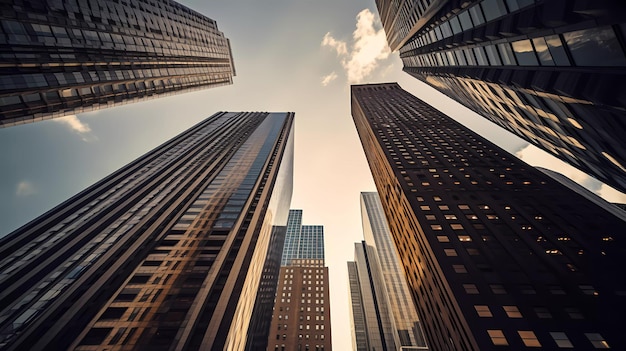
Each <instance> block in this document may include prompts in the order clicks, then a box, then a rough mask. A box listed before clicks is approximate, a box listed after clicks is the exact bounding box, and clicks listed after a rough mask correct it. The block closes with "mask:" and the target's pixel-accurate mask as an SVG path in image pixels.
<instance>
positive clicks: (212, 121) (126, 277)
mask: <svg viewBox="0 0 626 351" xmlns="http://www.w3.org/2000/svg"><path fill="white" fill-rule="evenodd" d="M293 119H294V114H293V113H261V112H254V113H245V112H219V113H216V114H214V115H213V116H211V117H209V118H207V119H206V120H204V121H203V122H200V123H199V124H197V125H196V126H194V127H192V128H190V129H189V130H187V131H185V132H183V133H182V134H180V135H178V136H176V137H174V138H173V139H171V140H169V141H167V142H166V143H164V144H162V145H161V146H159V147H157V148H155V149H154V150H152V151H150V152H148V153H147V154H145V155H144V156H142V157H140V158H138V159H137V160H135V161H133V162H131V163H130V164H128V165H127V166H125V167H123V168H121V169H120V170H118V171H116V172H114V173H113V174H111V175H109V176H107V177H106V178H104V179H103V180H101V181H99V182H97V183H96V184H94V185H92V186H91V187H89V188H87V189H86V190H84V191H82V192H81V193H79V194H77V195H75V196H73V197H72V198H70V199H69V200H67V201H65V202H64V203H62V204H60V205H59V206H57V207H55V208H53V209H52V210H50V211H48V212H47V213H45V214H43V215H42V216H40V217H38V218H36V219H35V220H33V221H31V222H30V223H28V224H26V225H24V226H23V227H22V228H19V229H18V230H16V231H15V232H13V233H11V234H9V235H7V236H6V237H4V238H2V239H0V257H2V259H0V272H1V274H0V284H1V285H2V290H1V291H0V348H2V349H3V350H25V349H28V350H51V349H55V350H61V349H72V350H93V349H102V348H115V349H125V350H126V349H144V350H146V349H149V350H170V349H185V350H190V349H191V350H193V349H211V350H243V349H244V347H245V344H246V339H247V335H248V333H254V332H255V331H254V330H250V327H249V324H250V321H251V320H253V319H254V318H253V315H252V312H253V306H254V304H255V299H256V296H257V291H258V290H259V289H258V288H259V284H260V280H261V275H262V268H263V267H264V263H266V262H267V261H268V260H269V259H271V258H268V257H267V252H268V247H271V245H272V244H271V242H272V238H271V236H272V233H273V232H274V231H275V229H276V228H277V227H283V228H284V227H285V226H286V225H287V215H288V209H289V203H290V201H291V193H292V173H293ZM282 231H283V232H284V229H282ZM270 251H271V250H270ZM275 254H280V252H278V253H275Z"/></svg>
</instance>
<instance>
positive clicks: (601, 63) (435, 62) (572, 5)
mask: <svg viewBox="0 0 626 351" xmlns="http://www.w3.org/2000/svg"><path fill="white" fill-rule="evenodd" d="M376 4H377V6H378V12H379V13H380V17H381V20H382V23H383V26H384V28H385V32H386V34H387V39H388V42H389V46H390V47H391V48H392V49H393V50H398V51H399V52H400V57H401V59H402V62H403V64H404V71H405V72H407V73H408V74H410V75H411V76H413V77H415V78H417V79H419V80H421V81H423V82H425V83H427V84H429V85H430V86H432V87H434V88H436V89H437V90H439V91H441V92H442V93H444V94H446V95H448V96H449V97H451V98H453V99H454V100H456V101H458V102H460V103H462V104H463V105H465V106H466V107H468V108H470V109H471V110H473V111H475V112H476V113H478V114H480V115H482V116H483V117H485V118H487V119H489V120H490V121H492V122H494V123H496V124H497V125H499V126H501V127H503V128H505V129H506V130H508V131H510V132H513V133H515V134H516V135H518V136H519V137H521V138H524V139H525V140H527V141H528V142H530V143H532V144H533V145H536V146H538V147H540V148H542V149H543V150H546V151H548V152H549V153H551V154H552V155H554V156H556V157H558V158H560V159H561V160H563V161H565V162H568V163H570V164H571V165H573V166H574V167H576V168H578V169H580V170H582V171H583V172H586V173H588V174H590V175H592V176H593V177H595V178H597V179H599V180H601V181H602V182H605V183H607V184H609V185H611V186H612V187H614V188H616V189H618V190H621V191H622V192H626V144H625V143H624V136H625V135H626V124H624V122H623V121H624V120H625V119H626V112H625V110H624V108H623V107H624V105H626V84H623V82H624V80H625V79H626V54H625V50H626V42H625V41H624V37H625V34H626V32H625V30H624V28H626V7H624V6H623V3H622V2H621V1H576V2H571V1H566V0H550V1H548V0H482V1H479V0H471V1H459V0H434V1H425V0H402V1H389V0H377V1H376Z"/></svg>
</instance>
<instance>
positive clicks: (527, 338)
mask: <svg viewBox="0 0 626 351" xmlns="http://www.w3.org/2000/svg"><path fill="white" fill-rule="evenodd" d="M517 333H518V334H519V336H520V337H521V338H522V341H523V342H524V345H526V347H541V344H540V343H539V340H537V336H536V335H535V333H534V332H532V331H530V330H518V331H517Z"/></svg>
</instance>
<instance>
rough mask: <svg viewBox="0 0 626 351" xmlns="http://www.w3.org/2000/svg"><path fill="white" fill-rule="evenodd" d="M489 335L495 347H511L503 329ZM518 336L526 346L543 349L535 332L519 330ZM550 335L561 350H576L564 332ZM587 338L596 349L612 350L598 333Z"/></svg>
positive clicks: (493, 330)
mask: <svg viewBox="0 0 626 351" xmlns="http://www.w3.org/2000/svg"><path fill="white" fill-rule="evenodd" d="M487 334H488V335H489V338H490V339H491V342H492V343H493V344H494V345H498V346H508V345H509V341H508V340H507V337H506V336H505V335H504V332H503V331H502V330H501V329H489V330H487ZM517 334H518V336H519V337H520V338H521V339H522V342H523V343H524V346H526V347H542V345H541V343H540V342H539V339H538V338H537V335H536V334H535V333H534V332H533V331H531V330H518V331H517ZM549 334H550V336H551V338H552V341H554V343H555V344H556V345H557V346H558V347H559V348H567V349H571V348H574V345H573V344H572V342H571V341H570V340H569V338H568V337H567V335H566V334H565V333H564V332H550V333H549ZM585 337H586V338H587V340H588V341H589V342H590V343H591V345H592V346H593V347H594V348H595V349H610V348H611V347H610V346H609V344H608V343H607V341H606V340H605V339H604V338H603V337H602V335H600V334H598V333H585ZM585 346H587V345H585Z"/></svg>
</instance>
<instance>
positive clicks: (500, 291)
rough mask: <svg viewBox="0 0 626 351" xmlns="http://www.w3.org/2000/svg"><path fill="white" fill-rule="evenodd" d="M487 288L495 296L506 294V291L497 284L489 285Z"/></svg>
mask: <svg viewBox="0 0 626 351" xmlns="http://www.w3.org/2000/svg"><path fill="white" fill-rule="evenodd" d="M489 287H490V288H491V291H492V292H493V293H494V294H496V295H503V294H506V289H504V286H502V285H499V284H491V285H489Z"/></svg>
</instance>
